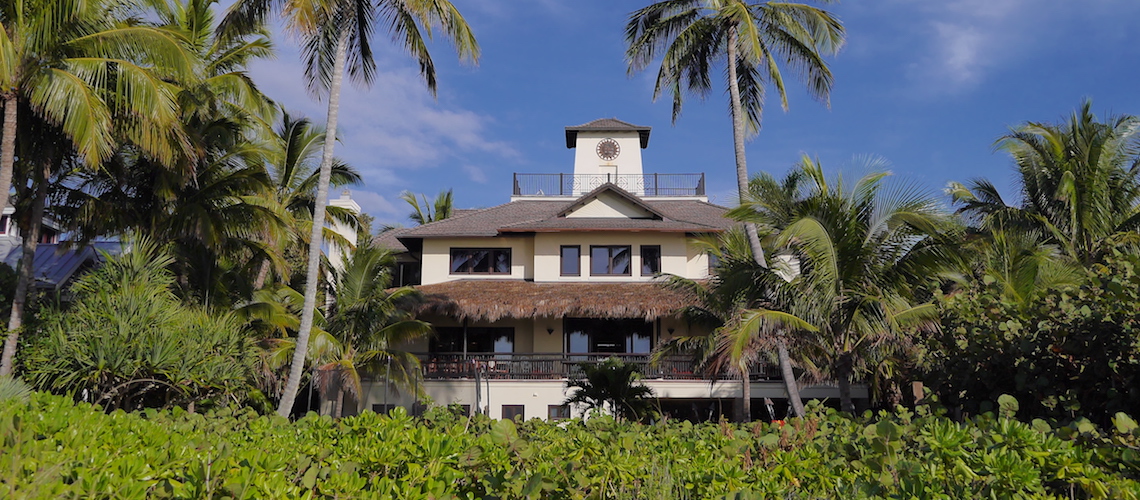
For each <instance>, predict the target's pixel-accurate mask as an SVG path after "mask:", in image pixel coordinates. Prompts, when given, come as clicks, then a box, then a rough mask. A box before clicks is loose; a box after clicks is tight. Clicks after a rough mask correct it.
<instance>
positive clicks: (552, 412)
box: [546, 405, 570, 420]
mask: <svg viewBox="0 0 1140 500" xmlns="http://www.w3.org/2000/svg"><path fill="white" fill-rule="evenodd" d="M546 418H547V419H548V420H566V419H568V418H570V405H547V406H546Z"/></svg>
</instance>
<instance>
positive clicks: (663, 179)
mask: <svg viewBox="0 0 1140 500" xmlns="http://www.w3.org/2000/svg"><path fill="white" fill-rule="evenodd" d="M607 182H609V183H612V184H614V185H616V186H617V187H620V188H622V189H624V190H626V191H629V192H631V193H633V194H636V195H638V196H704V195H705V174H640V175H627V174H621V175H618V174H515V177H514V195H515V196H580V195H583V194H586V193H588V192H590V191H593V190H594V189H596V188H597V187H598V186H601V185H602V184H605V183H607Z"/></svg>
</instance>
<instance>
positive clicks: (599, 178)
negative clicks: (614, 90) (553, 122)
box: [566, 118, 650, 196]
mask: <svg viewBox="0 0 1140 500" xmlns="http://www.w3.org/2000/svg"><path fill="white" fill-rule="evenodd" d="M649 131H650V127H642V126H638V125H633V124H631V123H626V122H623V121H621V120H618V119H617V118H601V119H598V120H594V121H592V122H590V123H586V124H582V125H578V126H576V127H566V147H567V148H572V149H576V151H575V152H574V177H575V183H574V194H575V195H580V194H582V193H586V192H589V191H590V190H592V189H593V188H595V187H597V186H599V185H601V184H603V183H606V182H611V183H613V184H616V185H618V186H619V187H621V188H623V189H625V190H626V191H629V192H630V193H633V194H636V195H639V196H640V195H643V194H644V192H645V184H644V179H643V177H644V176H643V174H644V172H643V171H642V168H641V150H642V149H645V147H646V146H648V145H649Z"/></svg>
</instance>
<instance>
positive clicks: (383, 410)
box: [372, 404, 396, 415]
mask: <svg viewBox="0 0 1140 500" xmlns="http://www.w3.org/2000/svg"><path fill="white" fill-rule="evenodd" d="M395 408H396V405H385V404H376V405H372V413H376V414H379V415H387V414H388V413H390V412H391V411H392V410H394V409H395Z"/></svg>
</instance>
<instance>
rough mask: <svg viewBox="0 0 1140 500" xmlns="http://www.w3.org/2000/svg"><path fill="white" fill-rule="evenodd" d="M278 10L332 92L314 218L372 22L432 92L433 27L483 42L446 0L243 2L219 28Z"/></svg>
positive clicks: (315, 261) (459, 41)
mask: <svg viewBox="0 0 1140 500" xmlns="http://www.w3.org/2000/svg"><path fill="white" fill-rule="evenodd" d="M275 7H280V8H282V10H283V11H284V12H285V13H286V15H287V19H286V24H287V26H288V27H289V28H290V29H291V30H292V31H294V32H296V33H298V34H300V35H301V36H302V38H303V39H304V40H305V47H304V57H305V63H306V76H307V77H308V79H309V82H310V87H311V88H312V89H314V90H327V92H328V119H327V120H325V127H326V130H325V142H324V148H323V152H322V156H321V168H320V177H319V181H318V184H317V195H316V200H315V203H314V204H313V217H312V220H314V221H323V220H325V208H326V206H327V205H328V188H329V182H330V178H331V175H332V164H333V147H334V145H335V144H336V130H337V117H338V113H339V110H340V89H341V83H342V82H343V80H344V73H345V71H346V70H347V71H348V73H349V76H350V77H352V78H353V79H354V80H355V81H356V82H358V83H360V84H362V85H368V84H369V83H370V82H371V81H372V78H373V76H374V75H375V72H376V63H375V62H374V61H373V60H372V46H371V44H372V41H371V39H372V35H373V30H374V29H375V26H374V22H375V20H376V19H377V18H383V19H386V20H387V27H388V29H389V30H390V31H391V35H392V39H393V40H398V41H399V42H400V44H401V45H402V46H403V48H404V49H407V50H408V51H409V52H410V53H411V55H412V57H413V58H414V59H415V60H416V62H417V63H418V64H419V68H420V75H421V76H423V78H424V80H425V82H426V83H427V86H428V89H429V90H431V91H432V93H433V94H434V93H435V88H436V79H435V64H434V63H433V62H432V59H431V55H430V54H429V53H428V49H427V45H426V44H425V43H424V36H423V35H424V32H425V31H426V33H427V34H428V36H429V37H430V36H431V35H432V31H433V30H435V29H439V30H440V31H442V33H443V34H444V35H445V36H446V37H448V38H450V39H451V40H452V42H453V43H454V44H455V48H456V52H457V53H458V55H459V57H460V58H461V59H468V60H472V61H474V60H475V59H477V58H478V55H479V46H478V44H477V43H476V41H475V36H474V34H473V33H472V32H471V29H470V27H469V26H468V25H467V22H466V21H465V20H464V19H463V16H462V15H460V13H459V10H458V9H456V8H455V7H454V6H453V5H452V4H451V3H450V2H448V1H447V0H381V1H379V2H376V3H373V2H366V1H363V0H333V1H329V2H318V1H315V0H239V1H238V2H237V3H235V4H234V5H233V6H232V7H231V8H230V11H229V13H228V14H227V22H226V23H223V26H222V28H221V29H222V30H223V31H225V30H233V29H241V28H243V27H248V26H251V25H256V24H260V23H261V22H262V21H263V20H264V18H265V17H266V15H267V14H268V13H269V12H270V10H271V9H272V8H275ZM350 50H351V54H350ZM322 236H323V234H322V226H321V225H320V224H314V225H313V230H312V233H311V237H310V240H309V253H308V266H307V272H306V277H305V309H304V311H303V314H302V317H301V328H300V331H299V332H298V345H299V346H300V348H299V349H297V350H296V353H295V354H294V357H293V363H292V367H291V369H290V372H289V381H288V383H287V384H286V387H285V392H284V394H283V395H282V397H281V402H280V405H279V407H278V409H277V412H278V413H279V414H281V415H287V414H288V413H289V412H290V411H291V409H292V407H293V401H294V400H295V399H296V397H297V391H298V390H299V389H300V378H301V376H302V370H303V369H304V364H305V357H306V356H305V350H306V349H307V346H308V337H309V334H310V331H311V330H312V327H313V317H314V314H315V313H314V311H313V309H315V308H316V300H317V278H318V274H319V268H320V251H321V244H322V239H323V238H322Z"/></svg>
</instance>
